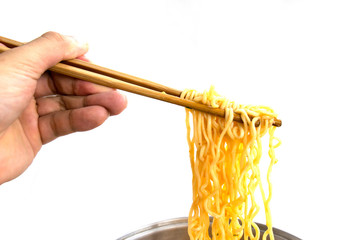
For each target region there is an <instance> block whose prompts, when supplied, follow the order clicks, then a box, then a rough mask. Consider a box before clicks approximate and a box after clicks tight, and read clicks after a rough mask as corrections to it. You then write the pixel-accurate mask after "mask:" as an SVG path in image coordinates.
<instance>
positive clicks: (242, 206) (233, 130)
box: [181, 87, 280, 240]
mask: <svg viewBox="0 0 360 240" xmlns="http://www.w3.org/2000/svg"><path fill="white" fill-rule="evenodd" d="M181 98H184V99H189V100H193V101H195V102H201V103H203V104H207V105H209V106H211V107H214V108H221V109H225V119H224V118H219V117H216V116H212V115H209V114H206V113H202V112H198V111H194V110H192V109H186V127H187V141H188V143H189V153H190V161H191V169H192V174H193V179H192V185H193V203H192V206H191V209H190V213H189V218H188V219H189V220H188V223H189V224H188V225H189V226H188V233H189V236H190V239H191V240H208V239H211V238H210V236H209V233H208V229H209V226H210V219H212V227H211V232H212V239H214V240H216V239H241V238H242V237H243V239H244V240H248V239H251V240H252V239H259V238H260V230H259V227H258V226H257V225H256V223H255V222H254V218H255V216H256V215H257V214H258V212H259V210H260V206H259V205H258V204H257V202H256V199H255V191H256V190H257V189H260V192H261V195H262V200H263V203H264V209H265V216H266V225H267V230H266V232H265V233H264V234H263V238H262V239H264V240H265V239H267V238H268V237H267V236H269V238H270V239H271V240H274V235H273V231H272V222H271V214H270V206H269V202H270V199H271V194H272V186H271V182H270V173H271V171H272V166H273V165H274V164H275V163H276V161H277V160H276V158H275V154H274V149H275V148H276V147H278V146H279V145H280V141H279V140H278V139H276V138H275V137H274V131H275V127H273V126H272V122H273V121H274V118H275V117H276V114H275V113H274V112H273V110H272V109H270V108H268V107H263V106H243V105H239V104H236V103H234V102H232V101H230V100H228V99H226V98H224V97H222V96H220V95H218V94H217V93H216V92H215V91H214V88H213V87H211V88H210V90H209V91H205V92H204V93H199V92H196V91H195V90H185V91H183V92H182V95H181ZM190 113H191V114H192V128H193V130H192V131H191V123H190ZM234 113H238V114H240V115H241V119H242V120H243V123H239V122H235V121H233V116H234ZM259 120H260V122H261V124H260V125H259V126H258V127H255V122H256V121H259ZM266 133H269V135H270V141H269V156H270V159H271V161H270V164H269V168H268V172H267V182H268V195H267V196H266V193H265V191H264V189H263V186H262V184H261V179H260V168H259V163H260V158H261V154H262V145H261V138H262V137H263V136H264V135H265V134H266ZM274 139H276V140H277V141H278V143H276V144H274V143H273V142H274ZM252 229H254V230H255V231H253V230H252Z"/></svg>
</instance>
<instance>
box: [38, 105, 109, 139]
mask: <svg viewBox="0 0 360 240" xmlns="http://www.w3.org/2000/svg"><path fill="white" fill-rule="evenodd" d="M108 116H109V113H108V111H107V110H106V109H105V108H104V107H101V106H89V107H84V108H78V109H73V110H66V111H59V112H55V113H52V114H48V115H45V116H42V117H40V118H39V131H40V135H41V140H42V143H43V144H46V143H48V142H51V141H52V140H54V139H56V138H57V137H60V136H64V135H67V134H70V133H73V132H81V131H87V130H91V129H94V128H96V127H98V126H100V125H101V124H102V123H103V122H104V121H105V120H106V119H107V118H108Z"/></svg>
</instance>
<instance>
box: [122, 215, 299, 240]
mask: <svg viewBox="0 0 360 240" xmlns="http://www.w3.org/2000/svg"><path fill="white" fill-rule="evenodd" d="M187 221H188V219H187V218H185V217H184V218H175V219H170V220H165V221H161V222H157V223H153V224H151V225H149V226H147V227H144V228H142V229H139V230H137V231H134V232H132V233H129V234H126V235H125V236H123V237H121V238H118V239H117V240H188V239H190V238H189V235H188V232H187V227H188V223H187ZM257 225H258V226H259V228H260V234H261V236H260V239H262V234H263V233H264V232H265V230H266V229H267V227H266V225H263V224H259V223H257ZM273 231H274V237H275V240H301V239H300V238H298V237H295V236H293V235H291V234H289V233H287V232H284V231H281V230H279V229H276V228H273Z"/></svg>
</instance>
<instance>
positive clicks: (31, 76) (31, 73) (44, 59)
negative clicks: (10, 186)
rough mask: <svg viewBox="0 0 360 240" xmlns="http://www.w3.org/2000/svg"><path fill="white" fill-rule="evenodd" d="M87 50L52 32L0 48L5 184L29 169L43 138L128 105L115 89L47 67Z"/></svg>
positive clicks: (1, 175) (0, 152) (0, 158)
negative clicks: (10, 46)
mask: <svg viewBox="0 0 360 240" xmlns="http://www.w3.org/2000/svg"><path fill="white" fill-rule="evenodd" d="M86 52H87V45H86V44H81V43H79V42H77V41H76V40H75V39H74V38H71V37H68V36H63V35H60V34H58V33H54V32H48V33H45V34H44V35H42V36H41V37H39V38H38V39H35V40H34V41H32V42H29V43H27V44H25V45H23V46H21V47H17V48H14V49H11V50H8V51H6V52H4V53H2V54H0V184H2V183H4V182H7V181H10V180H12V179H14V178H16V177H18V176H19V175H20V174H21V173H23V172H24V171H25V170H26V168H27V167H28V166H29V165H30V164H31V162H32V161H33V159H34V157H35V156H36V154H37V153H38V151H39V150H40V148H41V146H42V145H43V144H46V143H48V142H50V141H52V140H54V139H56V138H57V137H59V136H63V135H66V134H69V133H73V132H77V131H87V130H90V129H93V128H95V127H97V126H99V125H101V124H102V123H103V122H104V121H105V120H106V119H107V117H108V116H109V115H116V114H119V113H120V112H121V111H123V110H124V109H125V108H126V105H127V100H126V97H125V96H123V95H121V94H120V93H118V92H117V91H116V90H114V89H111V88H106V87H102V86H98V85H95V84H92V83H88V82H85V81H81V80H77V79H74V78H70V77H67V76H63V75H59V74H55V73H51V72H48V71H46V70H47V69H49V68H50V67H52V66H53V65H55V64H56V63H58V62H60V61H62V60H66V59H73V58H83V59H84V57H83V55H84V54H85V53H86Z"/></svg>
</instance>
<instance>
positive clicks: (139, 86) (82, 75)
mask: <svg viewBox="0 0 360 240" xmlns="http://www.w3.org/2000/svg"><path fill="white" fill-rule="evenodd" d="M0 42H1V43H4V44H5V45H7V46H8V47H10V48H14V47H18V46H21V45H23V43H21V42H18V41H15V40H12V39H9V38H5V37H1V36H0ZM7 50H9V48H7V47H5V46H0V53H1V52H4V51H7ZM49 70H50V71H53V72H56V73H60V74H64V75H67V76H70V77H74V78H77V79H81V80H84V81H88V82H92V83H96V84H99V85H103V86H107V87H111V88H116V89H120V90H124V91H127V92H131V93H135V94H139V95H142V96H146V97H150V98H154V99H158V100H161V101H165V102H169V103H173V104H176V105H180V106H184V107H187V108H191V109H195V110H199V111H202V112H205V113H209V114H213V115H216V116H219V117H225V111H224V110H223V109H218V108H211V107H209V106H207V105H204V104H201V103H197V102H194V101H190V100H186V99H181V98H179V96H180V94H181V91H179V90H176V89H173V88H169V87H166V86H163V85H161V84H158V83H155V82H151V81H148V80H145V79H142V78H138V77H135V76H131V75H128V74H125V73H121V72H118V71H114V70H111V69H108V68H104V67H101V66H98V65H95V64H93V63H89V62H85V61H82V60H79V59H72V60H67V61H63V62H61V63H58V64H56V65H55V66H53V67H51V68H50V69H49ZM234 121H238V122H242V119H241V116H240V115H239V114H234ZM259 124H260V121H258V123H257V124H256V125H259ZM281 124H282V122H281V120H279V119H274V122H273V126H276V127H280V126H281Z"/></svg>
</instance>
